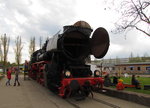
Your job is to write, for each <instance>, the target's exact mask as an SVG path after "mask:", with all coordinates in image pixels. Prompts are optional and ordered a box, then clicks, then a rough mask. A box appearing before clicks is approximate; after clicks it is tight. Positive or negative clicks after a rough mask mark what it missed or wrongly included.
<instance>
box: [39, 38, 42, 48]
mask: <svg viewBox="0 0 150 108" xmlns="http://www.w3.org/2000/svg"><path fill="white" fill-rule="evenodd" d="M39 44H40V49H41V48H42V37H41V36H40V39H39Z"/></svg>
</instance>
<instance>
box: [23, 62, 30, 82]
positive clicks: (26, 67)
mask: <svg viewBox="0 0 150 108" xmlns="http://www.w3.org/2000/svg"><path fill="white" fill-rule="evenodd" d="M28 65H29V63H28V61H27V60H25V63H24V80H26V76H27V75H28Z"/></svg>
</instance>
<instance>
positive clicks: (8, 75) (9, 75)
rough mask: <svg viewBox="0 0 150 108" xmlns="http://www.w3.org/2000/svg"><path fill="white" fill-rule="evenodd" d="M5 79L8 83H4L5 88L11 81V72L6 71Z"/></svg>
mask: <svg viewBox="0 0 150 108" xmlns="http://www.w3.org/2000/svg"><path fill="white" fill-rule="evenodd" d="M7 79H8V81H7V82H6V86H7V85H11V84H10V80H11V71H10V70H9V69H7Z"/></svg>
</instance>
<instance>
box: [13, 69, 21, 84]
mask: <svg viewBox="0 0 150 108" xmlns="http://www.w3.org/2000/svg"><path fill="white" fill-rule="evenodd" d="M16 83H18V86H20V82H19V69H17V68H16V69H15V82H14V86H16Z"/></svg>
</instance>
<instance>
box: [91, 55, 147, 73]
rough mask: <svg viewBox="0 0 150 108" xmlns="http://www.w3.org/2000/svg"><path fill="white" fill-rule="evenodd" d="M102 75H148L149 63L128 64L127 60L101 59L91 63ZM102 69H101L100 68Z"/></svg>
mask: <svg viewBox="0 0 150 108" xmlns="http://www.w3.org/2000/svg"><path fill="white" fill-rule="evenodd" d="M92 64H95V65H97V67H98V68H99V69H101V70H102V71H103V73H108V74H111V75H115V74H116V73H118V74H119V75H122V74H149V75H150V62H135V63H129V58H116V59H103V60H100V61H98V60H97V61H92ZM101 67H102V68H101Z"/></svg>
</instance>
